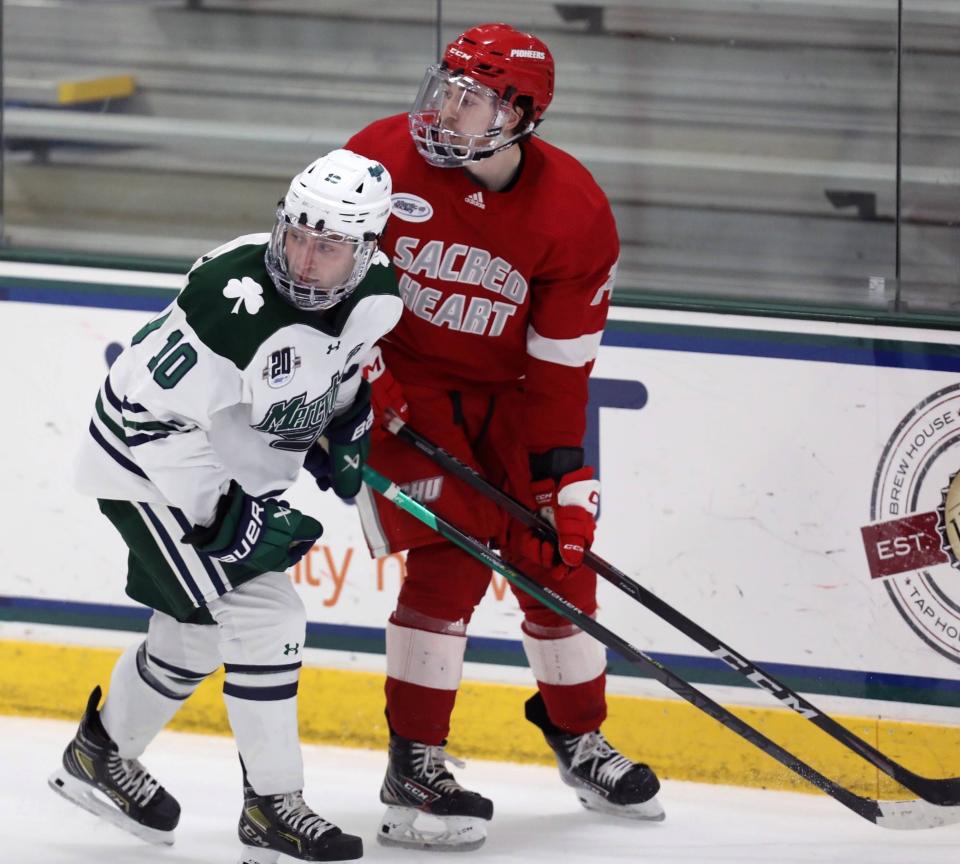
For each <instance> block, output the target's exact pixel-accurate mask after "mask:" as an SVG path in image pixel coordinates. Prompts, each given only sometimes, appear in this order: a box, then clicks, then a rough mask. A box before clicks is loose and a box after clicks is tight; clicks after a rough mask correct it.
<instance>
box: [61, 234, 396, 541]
mask: <svg viewBox="0 0 960 864" xmlns="http://www.w3.org/2000/svg"><path fill="white" fill-rule="evenodd" d="M268 240H269V235H268V234H251V235H247V236H244V237H239V238H237V239H236V240H234V241H232V242H231V243H228V244H226V245H224V246H221V247H219V248H217V249H215V250H213V251H212V252H210V253H208V254H207V255H205V256H203V257H202V258H201V259H200V260H199V261H197V263H196V264H194V266H193V268H192V269H191V270H190V272H189V273H188V274H187V278H186V284H185V286H184V288H183V290H182V291H181V292H180V293H179V294H178V295H177V297H176V299H175V300H174V301H173V302H172V303H171V304H170V305H169V306H168V307H167V308H166V309H165V310H164V311H163V312H162V313H161V314H160V315H159V316H158V317H156V318H155V319H153V321H151V322H150V323H148V324H147V325H146V326H145V327H143V328H142V329H141V330H140V331H139V332H138V333H137V334H136V335H135V336H134V337H133V340H132V344H131V345H130V347H129V348H127V349H126V350H125V351H124V352H123V353H122V354H121V355H120V356H119V357H118V358H117V360H116V361H115V362H114V364H113V366H112V367H111V369H110V373H109V374H108V375H107V378H106V380H105V381H104V383H103V386H102V387H101V388H100V393H99V394H98V396H97V401H96V409H95V411H94V413H93V417H92V419H91V421H90V428H89V435H88V436H87V438H86V440H85V441H84V444H83V447H82V450H81V452H80V454H79V458H78V462H77V473H76V482H77V488H78V489H79V490H80V491H81V492H83V493H85V494H89V495H94V496H96V497H97V498H106V499H112V500H123V501H143V502H148V503H154V502H155V503H162V504H167V505H169V506H173V507H178V508H180V509H181V510H182V511H183V512H184V514H185V515H186V517H187V518H188V519H189V520H190V522H191V523H192V524H199V525H209V524H210V523H211V522H212V520H213V517H214V514H215V511H216V506H217V502H218V501H219V499H220V496H221V495H223V494H224V492H226V490H227V488H228V486H229V485H230V481H231V480H236V481H237V482H238V483H239V484H240V485H241V486H242V487H243V489H244V490H245V491H246V492H248V493H249V494H251V495H257V496H265V495H277V494H279V493H280V492H282V491H283V490H285V489H287V488H288V487H289V486H290V485H291V484H292V483H293V482H294V480H295V479H296V477H297V474H298V472H299V471H300V469H301V467H302V466H303V460H304V457H305V455H306V451H307V450H308V449H309V447H310V446H312V445H313V443H314V442H315V441H316V440H317V438H318V437H319V436H320V435H321V433H322V432H323V430H324V429H325V428H326V426H327V425H328V424H329V422H330V420H331V419H332V418H333V417H335V416H337V415H338V414H342V413H343V412H345V411H346V410H347V409H348V408H349V406H350V405H351V403H352V402H353V400H354V398H355V396H356V393H357V389H358V388H359V386H360V381H361V376H360V371H359V370H360V364H361V362H362V360H363V358H364V355H366V354H367V353H368V352H369V351H370V349H371V348H372V347H373V346H374V345H375V344H376V342H377V341H378V340H379V339H380V338H381V337H382V336H383V335H384V334H385V333H386V332H387V331H389V330H390V329H391V328H392V327H393V326H394V325H395V324H396V323H397V321H398V320H399V318H400V313H401V311H402V309H403V304H402V302H401V300H400V297H399V294H398V293H397V287H396V280H395V278H394V275H393V272H392V271H391V269H390V267H389V264H388V263H387V261H386V259H385V258H384V257H383V256H378V258H379V259H380V261H379V262H377V261H375V263H374V264H373V266H371V268H370V270H369V272H368V273H367V276H366V278H365V279H364V280H363V282H362V283H361V284H360V285H359V287H358V288H357V289H356V291H354V293H353V294H351V295H350V296H349V297H348V298H347V299H345V300H344V301H343V302H341V303H339V304H338V305H337V306H335V307H333V308H332V309H330V310H328V311H327V312H325V313H317V312H305V311H302V310H299V309H296V308H295V307H293V306H291V305H290V304H288V303H287V302H286V301H285V300H283V299H282V298H281V297H280V296H279V294H277V292H276V291H275V290H274V287H273V283H272V282H271V280H270V276H269V274H268V273H267V270H266V267H265V265H264V252H265V249H266V244H267V242H268Z"/></svg>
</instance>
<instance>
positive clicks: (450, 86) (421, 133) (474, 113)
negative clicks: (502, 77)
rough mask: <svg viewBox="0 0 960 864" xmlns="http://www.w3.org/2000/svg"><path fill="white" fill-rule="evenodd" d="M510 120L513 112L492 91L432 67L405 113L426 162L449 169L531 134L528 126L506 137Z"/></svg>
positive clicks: (460, 75) (456, 73) (455, 73)
mask: <svg viewBox="0 0 960 864" xmlns="http://www.w3.org/2000/svg"><path fill="white" fill-rule="evenodd" d="M513 116H515V111H514V109H513V108H512V107H511V106H510V104H509V103H508V102H506V101H505V100H503V99H502V98H501V97H500V94H499V93H497V91H496V90H494V89H493V88H492V87H488V86H486V85H485V84H482V83H480V82H478V81H476V80H475V79H474V78H471V77H470V76H468V75H464V74H463V73H462V72H460V71H451V70H450V69H448V68H447V67H446V66H445V65H444V64H443V63H437V64H434V65H433V66H430V67H429V68H428V69H427V71H426V74H425V75H424V77H423V83H422V84H421V85H420V92H419V93H418V94H417V98H416V101H415V102H414V104H413V108H412V109H411V111H410V115H409V120H410V135H411V136H412V138H413V141H414V143H415V144H416V147H417V150H418V151H419V152H420V155H421V156H423V158H424V159H426V161H427V162H429V163H430V164H431V165H435V166H437V167H440V168H454V167H458V166H460V165H463V164H465V163H467V162H473V161H476V160H478V159H482V158H484V157H486V156H491V155H493V154H494V153H496V152H497V151H498V150H502V149H503V148H505V147H508V146H510V145H511V144H513V143H514V142H515V141H517V140H519V139H520V138H522V137H523V136H524V135H527V134H529V133H530V132H532V131H533V128H534V124H533V123H532V122H531V123H527V124H525V125H523V126H517V127H516V128H514V129H513V130H512V131H511V133H510V134H509V136H507V135H505V134H504V127H505V125H506V124H507V122H508V120H509V119H510V118H511V117H513Z"/></svg>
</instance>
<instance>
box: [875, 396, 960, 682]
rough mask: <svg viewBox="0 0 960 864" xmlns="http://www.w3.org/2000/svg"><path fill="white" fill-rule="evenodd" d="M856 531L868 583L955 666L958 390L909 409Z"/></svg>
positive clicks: (959, 570)
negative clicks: (879, 583) (877, 584)
mask: <svg viewBox="0 0 960 864" xmlns="http://www.w3.org/2000/svg"><path fill="white" fill-rule="evenodd" d="M870 518H871V521H872V522H873V524H872V525H868V526H864V527H863V528H861V533H862V535H863V541H864V548H865V551H866V554H867V561H868V563H869V565H870V571H871V576H872V577H873V578H874V579H876V580H883V585H884V588H885V589H886V591H887V594H888V595H889V597H890V600H891V601H892V602H893V605H894V606H895V607H896V609H897V611H898V612H899V613H900V615H901V616H902V617H903V619H904V621H906V623H907V624H908V625H909V626H910V628H911V629H912V630H913V632H914V633H916V635H917V636H919V637H920V638H921V639H922V640H923V641H924V642H926V643H927V645H929V646H930V647H931V648H933V649H934V650H935V651H937V652H939V653H940V654H942V655H944V656H945V657H948V658H950V659H951V660H953V661H955V662H957V663H960V384H953V385H951V386H949V387H944V388H943V389H942V390H938V391H937V392H936V393H933V394H932V395H930V396H929V397H927V398H926V399H924V400H923V401H922V402H920V403H919V404H918V405H916V406H915V407H914V408H913V409H912V410H911V411H910V412H909V413H908V414H907V415H906V416H905V417H904V418H903V420H901V421H900V423H899V425H898V426H897V428H896V429H895V430H894V432H893V434H892V435H891V436H890V438H889V440H888V441H887V443H886V446H885V447H884V449H883V454H882V456H881V457H880V463H879V464H878V465H877V472H876V476H875V477H874V482H873V490H872V494H871V498H870Z"/></svg>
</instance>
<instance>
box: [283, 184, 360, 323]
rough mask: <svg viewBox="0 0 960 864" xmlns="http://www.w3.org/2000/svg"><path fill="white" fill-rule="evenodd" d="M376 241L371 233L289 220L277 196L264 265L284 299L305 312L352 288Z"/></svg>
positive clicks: (327, 304)
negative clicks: (359, 234)
mask: <svg viewBox="0 0 960 864" xmlns="http://www.w3.org/2000/svg"><path fill="white" fill-rule="evenodd" d="M377 245H378V244H377V239H376V237H375V235H372V234H368V235H364V237H363V238H359V237H354V236H351V235H349V234H344V233H342V232H339V231H332V230H326V229H320V230H318V229H316V228H311V227H309V226H308V225H302V224H298V223H296V222H293V221H291V219H290V216H289V214H287V213H286V212H285V210H284V207H283V203H282V202H281V205H280V206H279V207H278V208H277V218H276V222H275V223H274V226H273V232H272V233H271V235H270V243H269V244H268V246H267V253H266V265H267V271H268V272H269V273H270V277H271V279H273V283H274V285H275V286H276V289H277V291H278V293H279V294H280V295H281V296H282V297H283V298H284V299H285V300H286V301H287V302H288V303H290V304H291V305H293V306H295V307H296V308H298V309H302V310H304V311H307V312H320V311H323V310H324V309H329V308H331V307H332V306H336V304H337V303H339V302H341V301H342V300H344V299H345V298H346V297H348V296H349V295H350V294H352V293H353V292H354V291H355V290H356V288H357V286H358V285H359V284H360V283H361V282H362V281H363V279H364V277H365V276H366V275H367V270H369V268H370V263H371V261H372V260H373V256H374V255H375V254H376V251H377Z"/></svg>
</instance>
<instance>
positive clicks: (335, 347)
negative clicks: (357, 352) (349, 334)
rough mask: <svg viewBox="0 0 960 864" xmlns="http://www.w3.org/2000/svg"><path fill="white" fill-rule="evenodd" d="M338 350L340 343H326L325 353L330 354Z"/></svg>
mask: <svg viewBox="0 0 960 864" xmlns="http://www.w3.org/2000/svg"><path fill="white" fill-rule="evenodd" d="M339 350H340V343H339V342H334V343H332V344H331V345H327V354H332V353H333V352H334V351H339Z"/></svg>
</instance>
